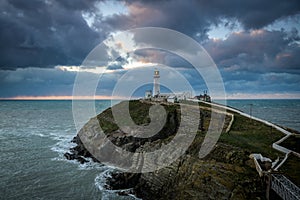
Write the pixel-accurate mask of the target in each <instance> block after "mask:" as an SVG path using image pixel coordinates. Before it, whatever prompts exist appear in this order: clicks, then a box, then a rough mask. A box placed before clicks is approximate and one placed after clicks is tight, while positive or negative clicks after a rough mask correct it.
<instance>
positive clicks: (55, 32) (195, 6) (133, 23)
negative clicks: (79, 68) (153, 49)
mask: <svg viewBox="0 0 300 200" xmlns="http://www.w3.org/2000/svg"><path fill="white" fill-rule="evenodd" d="M95 2H96V1H94V0H62V1H58V0H57V1H48V0H31V1H23V0H3V1H1V2H0V42H1V46H0V52H1V54H0V67H1V68H2V69H3V68H10V67H12V68H15V67H27V66H35V67H45V66H46V67H47V66H55V65H59V64H61V65H79V64H81V62H82V61H83V59H84V58H85V56H86V55H87V54H88V53H89V52H90V50H91V49H92V48H93V47H95V45H97V44H98V43H99V42H101V41H102V40H103V39H104V38H105V37H106V36H107V34H108V33H109V32H112V31H116V30H124V29H130V28H134V27H143V26H162V27H165V28H171V29H175V30H178V31H180V32H183V33H186V34H187V35H189V36H192V37H194V38H196V39H197V40H198V41H200V42H201V41H203V40H205V39H207V32H208V31H209V29H210V28H211V25H212V24H218V23H220V20H222V19H228V20H229V21H230V20H233V21H234V20H236V21H238V22H240V23H242V25H243V26H244V27H246V28H247V29H248V28H260V27H263V26H266V25H268V24H270V23H272V22H274V21H275V20H277V19H281V18H284V17H286V16H292V15H294V14H295V13H299V1H298V0H290V1H280V0H272V1H270V0H267V1H258V0H254V1H238V0H233V1H215V0H212V1H206V0H202V1H196V0H191V1H181V0H166V1H125V5H126V6H127V7H128V15H125V14H114V15H112V16H108V17H105V18H103V17H102V16H101V14H97V17H96V18H95V19H96V21H94V26H96V27H97V28H98V30H101V31H100V32H97V31H96V30H95V29H94V28H91V27H89V26H88V24H87V22H86V21H85V20H84V18H83V15H82V14H83V12H86V13H87V14H95V12H96V10H97V8H96V7H95ZM229 24H230V23H229ZM233 24H234V23H233ZM231 25H232V23H231Z"/></svg>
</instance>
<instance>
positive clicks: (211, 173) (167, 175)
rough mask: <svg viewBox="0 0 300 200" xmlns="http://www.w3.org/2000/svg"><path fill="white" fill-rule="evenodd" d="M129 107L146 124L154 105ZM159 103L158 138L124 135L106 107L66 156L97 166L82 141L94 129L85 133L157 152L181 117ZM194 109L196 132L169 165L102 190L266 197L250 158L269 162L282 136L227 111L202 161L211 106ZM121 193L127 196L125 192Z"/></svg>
mask: <svg viewBox="0 0 300 200" xmlns="http://www.w3.org/2000/svg"><path fill="white" fill-rule="evenodd" d="M122 103H123V102H121V103H120V104H122ZM118 105H119V104H118ZM118 105H115V106H118ZM129 105H130V115H131V117H132V119H133V120H134V122H135V123H136V124H138V125H144V126H146V125H147V124H149V123H150V121H151V120H150V117H149V109H150V107H151V106H152V105H153V102H146V101H140V100H135V101H130V102H129ZM161 105H162V106H164V108H165V110H166V116H167V117H166V123H165V124H164V126H163V128H162V129H161V130H160V131H159V132H158V133H157V134H156V135H154V136H152V137H149V138H136V137H133V136H128V135H127V133H126V132H124V130H120V129H119V127H118V126H117V125H116V123H115V121H114V118H113V116H112V109H111V108H108V109H107V110H105V111H103V112H102V113H100V114H99V115H98V116H96V117H94V118H92V119H91V120H90V121H89V122H87V123H86V125H85V126H84V127H83V128H82V129H81V130H80V132H79V133H78V135H77V136H75V137H74V139H73V141H72V142H75V143H76V144H77V146H76V147H74V148H72V149H71V150H70V152H68V153H66V154H65V157H66V158H67V159H76V160H78V161H79V162H80V163H84V162H88V160H87V159H86V158H87V157H90V158H92V159H93V161H95V162H98V160H97V159H96V158H95V157H94V156H93V155H95V153H96V152H89V151H88V150H87V148H86V146H85V145H84V143H85V142H82V140H84V141H85V139H86V138H85V137H83V135H86V133H87V131H90V130H93V131H92V133H88V134H87V135H93V137H94V138H97V136H98V135H100V132H101V131H103V132H104V134H105V136H106V138H105V139H109V141H111V142H112V143H113V144H115V145H116V146H118V147H120V148H122V149H124V150H126V151H129V152H151V151H154V150H155V149H158V148H160V147H161V146H162V145H164V144H166V143H168V142H170V141H171V140H172V139H173V138H174V135H175V134H176V132H177V130H178V126H179V125H180V119H181V118H180V115H181V113H180V109H179V108H180V107H179V105H177V104H165V103H163V104H161ZM193 106H194V105H193ZM193 109H195V107H194V108H193ZM197 109H199V111H200V116H201V117H200V120H199V121H198V122H196V123H197V124H198V125H197V126H198V131H197V134H196V136H195V138H194V140H193V142H192V143H191V145H190V146H189V148H188V149H187V150H186V151H185V153H184V154H183V155H181V156H180V157H179V158H178V159H177V160H175V161H174V162H173V163H172V164H171V165H169V166H167V167H165V168H162V169H158V170H156V171H154V172H148V173H128V172H122V171H116V172H113V173H112V174H111V178H109V179H108V180H107V185H106V187H107V188H108V189H113V190H116V189H129V188H131V190H128V191H129V192H130V193H132V194H134V195H136V196H137V197H140V198H142V199H264V198H265V185H264V182H263V180H262V179H261V178H260V177H259V175H258V173H257V172H256V170H255V166H254V163H253V160H251V159H250V158H249V155H250V154H251V153H257V152H259V153H262V154H263V155H265V156H268V157H269V158H271V159H276V158H277V157H281V156H283V155H282V154H280V153H279V152H277V151H275V150H274V149H272V148H271V145H272V143H273V142H275V141H277V140H278V139H279V138H281V137H282V136H283V135H282V133H280V132H279V131H277V130H274V129H272V128H271V127H269V126H267V125H265V124H262V123H260V122H257V121H255V120H251V119H248V118H246V117H244V116H241V115H238V114H236V113H234V112H230V114H229V115H227V114H224V115H225V116H224V119H225V126H224V127H223V129H222V133H221V137H220V139H219V141H218V142H217V144H216V145H215V146H214V148H213V150H212V151H211V152H210V153H209V154H208V155H207V156H206V157H204V158H202V159H200V158H199V150H200V147H201V145H202V142H203V140H204V137H205V135H206V133H207V130H208V125H209V123H210V119H211V118H210V116H211V108H210V107H209V106H207V105H205V104H201V103H200V104H199V105H197ZM220 115H222V114H221V113H220ZM233 119H234V120H233ZM95 124H100V126H101V129H98V128H97V127H96V128H95ZM228 127H229V129H228ZM99 137H100V136H99ZM100 140H102V139H100ZM96 142H99V141H95V143H96ZM102 145H103V143H102ZM98 151H99V152H100V154H101V153H103V154H104V153H107V152H101V146H100V147H98ZM162 156H166V155H162ZM111 157H114V154H111ZM120 194H121V195H126V194H128V192H123V193H122V192H121V193H120Z"/></svg>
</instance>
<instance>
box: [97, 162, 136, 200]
mask: <svg viewBox="0 0 300 200" xmlns="http://www.w3.org/2000/svg"><path fill="white" fill-rule="evenodd" d="M113 171H115V169H114V168H111V167H107V166H106V170H104V171H103V172H101V173H100V174H99V175H97V176H96V178H95V186H96V187H97V188H98V189H99V190H100V191H101V192H102V200H107V199H112V198H114V197H123V198H124V199H129V198H130V199H135V200H141V199H140V198H137V197H136V196H134V195H133V194H129V195H128V196H121V195H119V194H118V193H119V192H128V191H132V190H133V189H132V188H129V189H121V190H109V189H106V188H105V186H106V180H107V179H108V178H112V176H111V173H112V172H113Z"/></svg>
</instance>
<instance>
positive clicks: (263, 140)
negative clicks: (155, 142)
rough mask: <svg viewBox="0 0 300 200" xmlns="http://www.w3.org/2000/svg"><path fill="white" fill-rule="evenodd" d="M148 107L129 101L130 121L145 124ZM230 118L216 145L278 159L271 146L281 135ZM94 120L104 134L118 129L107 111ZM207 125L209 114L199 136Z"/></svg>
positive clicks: (246, 120)
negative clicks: (227, 128)
mask: <svg viewBox="0 0 300 200" xmlns="http://www.w3.org/2000/svg"><path fill="white" fill-rule="evenodd" d="M121 103H122V102H121ZM116 106H118V105H116ZM151 106H152V104H151V103H148V102H147V103H146V102H141V101H139V100H134V101H130V103H129V109H130V115H131V117H132V119H133V121H134V122H135V123H136V124H138V125H141V124H143V125H147V124H149V123H150V118H149V116H148V115H149V108H150V107H151ZM200 106H201V107H207V108H208V109H209V108H210V106H209V105H207V104H204V103H202V104H201V105H200ZM164 107H165V109H166V111H167V112H168V113H169V112H173V111H174V110H175V109H178V108H179V106H178V105H174V104H170V105H164ZM231 113H233V112H231ZM233 114H234V122H233V124H232V126H231V129H230V131H229V132H228V133H222V134H221V137H220V139H219V142H223V143H227V144H230V145H233V146H237V147H240V148H243V149H245V150H247V151H249V152H251V153H261V154H263V155H264V156H267V157H270V158H272V159H275V158H276V157H278V156H282V154H281V153H280V152H278V151H276V150H274V149H273V148H272V143H273V142H275V141H277V140H279V139H280V138H281V137H283V136H284V135H283V134H282V133H281V132H279V131H278V130H276V129H274V128H272V127H270V126H267V125H265V124H263V123H261V122H258V121H255V120H251V119H249V118H247V117H244V116H241V115H239V114H237V113H233ZM98 120H99V121H100V125H101V128H102V129H103V130H104V132H105V133H109V132H112V131H116V130H117V129H118V126H117V125H116V124H115V123H114V120H113V116H112V113H111V109H107V110H105V111H104V112H103V113H101V114H100V115H98ZM209 121H210V114H207V115H206V116H205V117H204V131H200V132H201V133H202V134H203V133H205V132H206V131H205V130H207V128H208V125H209ZM226 125H228V123H226ZM225 128H226V127H225Z"/></svg>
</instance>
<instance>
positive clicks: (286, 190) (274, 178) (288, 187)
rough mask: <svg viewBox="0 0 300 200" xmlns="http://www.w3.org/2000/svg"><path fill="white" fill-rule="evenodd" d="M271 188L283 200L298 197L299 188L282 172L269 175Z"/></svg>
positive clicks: (292, 199) (299, 197) (294, 199)
mask: <svg viewBox="0 0 300 200" xmlns="http://www.w3.org/2000/svg"><path fill="white" fill-rule="evenodd" d="M271 189H272V190H274V191H275V192H276V193H277V194H278V195H279V196H280V197H281V198H282V199H284V200H299V199H300V188H299V187H298V186H297V185H295V184H294V183H293V182H291V181H290V180H289V179H288V178H286V177H285V176H284V175H282V174H272V175H271Z"/></svg>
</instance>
